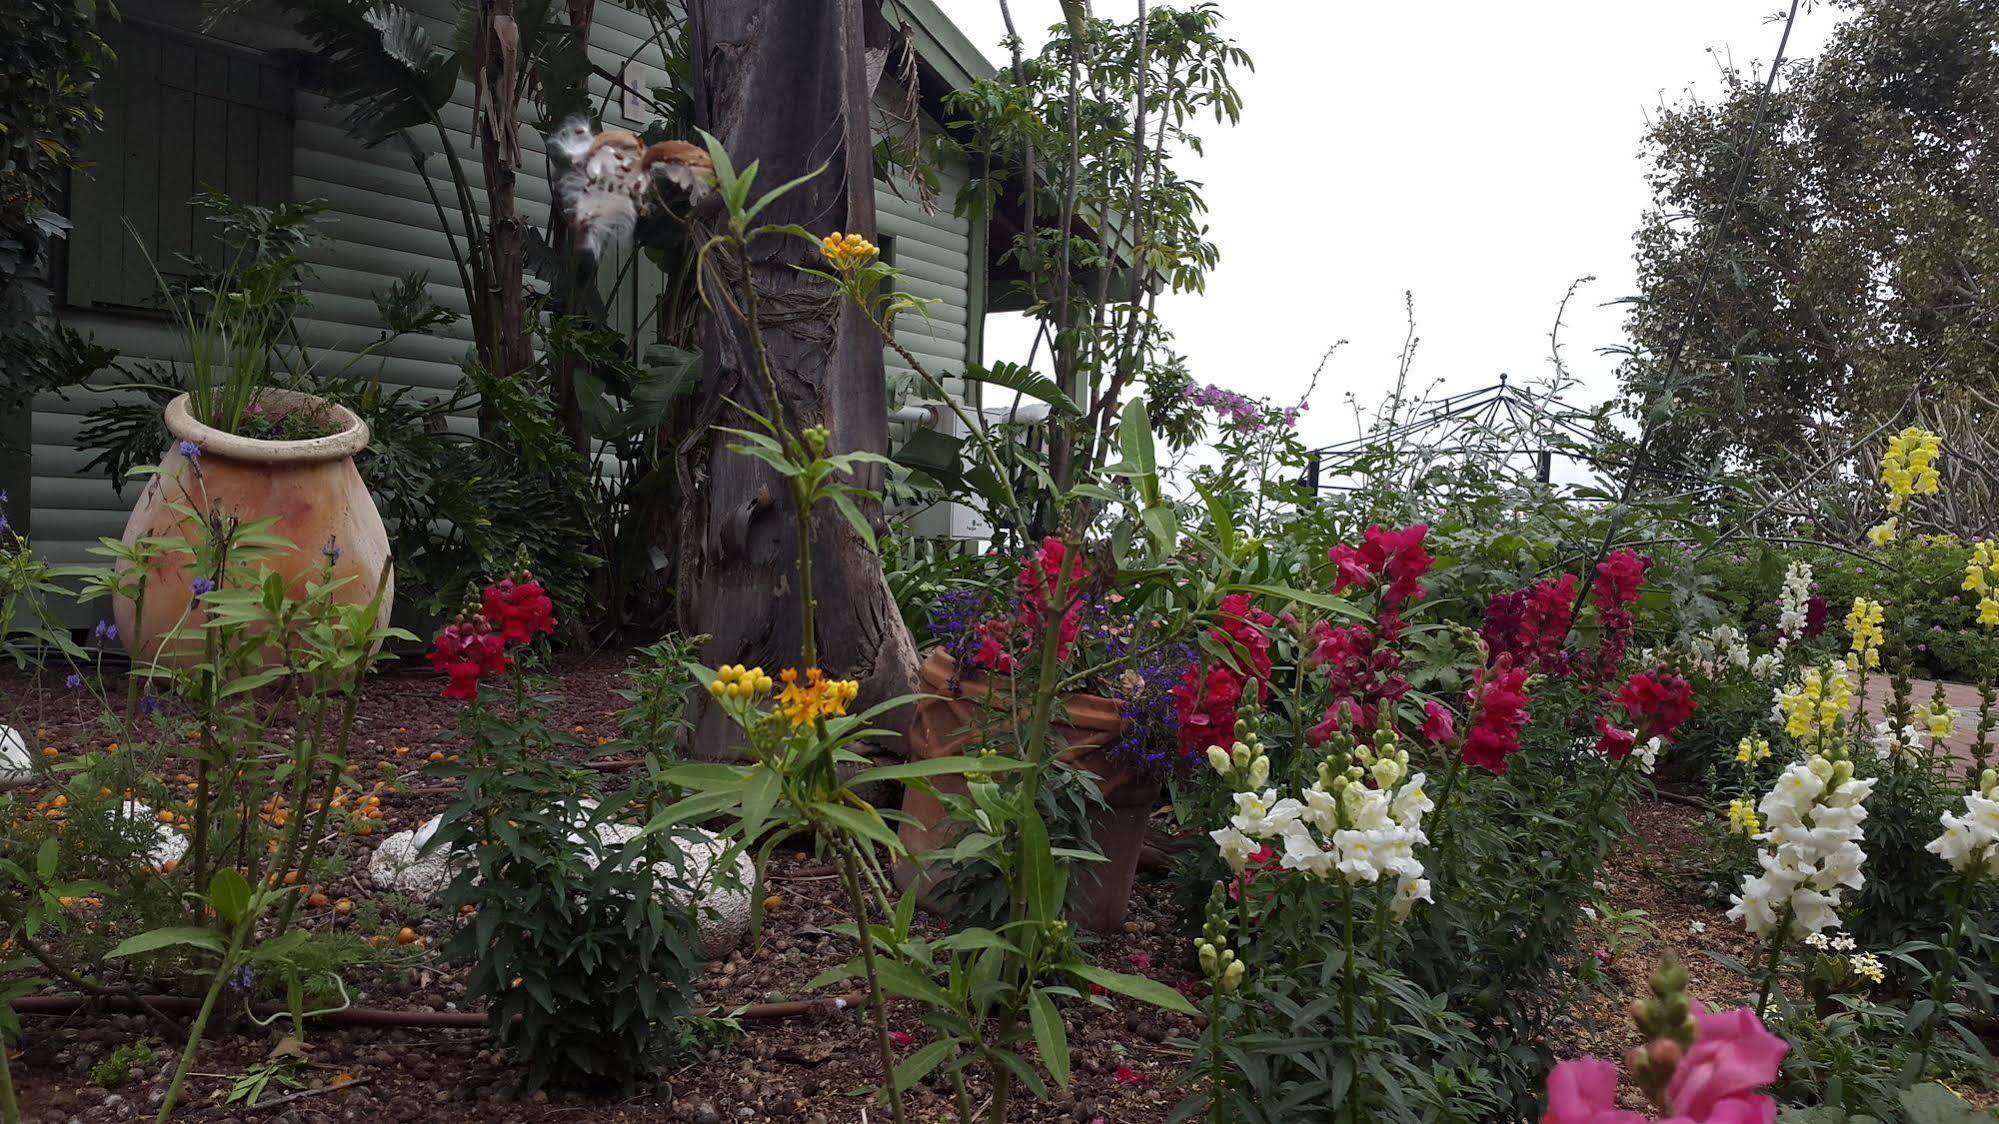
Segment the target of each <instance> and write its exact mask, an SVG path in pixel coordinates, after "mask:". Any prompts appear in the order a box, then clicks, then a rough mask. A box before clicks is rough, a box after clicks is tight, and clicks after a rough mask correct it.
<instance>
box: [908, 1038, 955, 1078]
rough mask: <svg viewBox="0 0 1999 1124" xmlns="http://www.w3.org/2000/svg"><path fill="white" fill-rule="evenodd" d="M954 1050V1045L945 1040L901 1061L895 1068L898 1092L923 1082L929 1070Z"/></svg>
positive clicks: (934, 1043) (941, 1062)
mask: <svg viewBox="0 0 1999 1124" xmlns="http://www.w3.org/2000/svg"><path fill="white" fill-rule="evenodd" d="M956 1049H957V1046H956V1044H955V1043H953V1042H952V1041H951V1040H950V1039H948V1038H946V1039H941V1040H939V1041H936V1042H932V1043H931V1044H930V1045H928V1046H925V1047H924V1048H922V1049H921V1050H918V1051H916V1052H915V1053H914V1054H911V1055H909V1056H908V1057H906V1058H904V1059H902V1061H900V1062H898V1063H897V1064H896V1067H895V1087H896V1088H897V1089H898V1090H901V1089H907V1088H909V1087H910V1086H911V1085H914V1084H916V1083H917V1082H918V1081H921V1080H923V1079H924V1078H925V1077H927V1076H929V1074H930V1071H931V1070H933V1069H936V1068H937V1067H938V1066H939V1065H942V1064H943V1063H944V1060H945V1059H946V1058H949V1057H950V1056H951V1054H952V1052H953V1051H955V1050H956Z"/></svg>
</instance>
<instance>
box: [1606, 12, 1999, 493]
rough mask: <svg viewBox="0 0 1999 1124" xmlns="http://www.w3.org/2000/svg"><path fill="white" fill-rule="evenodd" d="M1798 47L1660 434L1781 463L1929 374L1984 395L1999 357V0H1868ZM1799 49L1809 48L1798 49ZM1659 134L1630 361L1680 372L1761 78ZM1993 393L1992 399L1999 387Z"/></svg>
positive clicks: (1655, 389) (1697, 463)
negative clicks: (1676, 355) (1809, 53)
mask: <svg viewBox="0 0 1999 1124" xmlns="http://www.w3.org/2000/svg"><path fill="white" fill-rule="evenodd" d="M1843 6H1844V7H1846V8H1847V9H1848V10H1849V11H1850V13H1851V14H1850V16H1849V17H1848V18H1847V19H1846V20H1845V22H1843V23H1841V24H1840V25H1839V27H1838V28H1837V29H1836V30H1835V31H1834V33H1833V35H1832V38H1831V40H1830V42H1829V43H1828V44H1827V46H1826V48H1825V50H1824V52H1823V54H1822V55H1821V56H1820V57H1819V58H1818V59H1817V60H1816V61H1811V62H1802V63H1797V64H1788V65H1787V68H1786V69H1787V71H1788V74H1787V75H1785V76H1780V77H1782V78H1783V79H1784V80H1783V81H1782V82H1781V83H1780V86H1779V88H1778V90H1777V91H1776V93H1775V94H1774V95H1773V98H1772V101H1771V104H1770V106H1769V110H1768V118H1767V120H1766V121H1765V122H1764V125H1763V136H1764V139H1763V142H1762V145H1761V147H1760V149H1759V151H1758V152H1757V154H1756V158H1755V161H1754V163H1753V165H1752V167H1751V169H1750V172H1749V175H1748V178H1747V180H1746V181H1745V186H1744V189H1743V195H1742V199H1741V203H1740V205H1739V206H1738V208H1737V210H1736V213H1735V219H1734V221H1733V222H1732V223H1730V225H1729V226H1728V227H1727V229H1726V230H1725V231H1723V237H1722V239H1721V242H1720V248H1719V255H1720V256H1719V257H1718V259H1717V261H1716V263H1715V269H1714V272H1713V274H1712V276H1711V277H1710V279H1709V282H1708V288H1707V293H1706V296H1705V298H1704V300H1703V302H1702V307H1701V308H1700V309H1699V310H1698V313H1697V315H1696V316H1695V317H1694V318H1693V326H1692V329H1691V332H1690V334H1689V337H1688V340H1687V345H1686V350H1685V354H1684V357H1683V358H1682V361H1681V363H1680V368H1679V371H1678V373H1677V374H1676V375H1675V376H1674V378H1673V382H1674V383H1675V384H1676V385H1675V386H1674V387H1673V388H1672V389H1673V391H1674V393H1673V395H1672V396H1671V398H1670V401H1668V402H1664V403H1662V405H1661V407H1660V408H1661V409H1662V413H1661V415H1660V421H1659V423H1658V424H1659V430H1658V433H1657V438H1656V439H1655V441H1654V443H1653V451H1654V453H1655V454H1656V455H1657V456H1658V457H1659V458H1662V459H1663V460H1665V461H1666V462H1668V463H1669V465H1670V466H1671V467H1680V468H1694V469H1695V470H1697V471H1698V470H1702V469H1705V468H1708V467H1712V466H1715V465H1721V466H1724V467H1730V468H1740V469H1750V470H1755V469H1770V470H1776V471H1778V472H1779V473H1780V474H1783V473H1784V472H1785V470H1787V469H1789V468H1790V467H1792V465H1793V462H1794V461H1795V460H1796V459H1797V458H1798V457H1799V456H1800V455H1801V454H1803V453H1804V452H1805V451H1806V450H1807V449H1809V448H1813V447H1817V446H1819V445H1822V444H1823V442H1814V441H1812V440H1811V437H1812V434H1813V432H1814V431H1815V430H1827V429H1830V430H1832V431H1834V432H1835V433H1847V434H1850V435H1853V436H1858V433H1857V432H1855V431H1856V430H1859V431H1861V432H1864V431H1865V429H1868V428H1872V425H1873V424H1875V423H1876V422H1878V420H1880V419H1882V418H1884V417H1886V416H1887V415H1889V414H1891V413H1893V412H1894V411H1896V410H1897V409H1899V408H1900V407H1902V406H1903V405H1904V404H1905V403H1906V402H1908V401H1909V400H1910V398H1911V396H1912V395H1915V396H1920V397H1923V398H1928V399H1932V400H1958V399H1961V400H1964V401H1968V402H1972V403H1975V402H1976V401H1977V395H1978V394H1979V392H1980V391H1981V390H1983V389H1984V388H1987V387H1989V384H1990V372H1991V370H1992V369H1993V365H1994V362H1995V360H1999V332H1995V328H1999V288H1995V285H1999V190H1995V188H1999V149H1995V144H1999V105H1995V96H1999V7H1995V6H1994V5H1992V4H1990V3H1987V2H1981V0H1860V2H1857V3H1856V2H1849V3H1847V4H1845V5H1843ZM1793 66H1794V67H1795V69H1792V67H1793ZM1722 77H1723V82H1724V90H1723V93H1722V95H1721V96H1720V97H1719V98H1718V99H1716V100H1711V101H1709V100H1701V99H1699V98H1690V99H1688V100H1687V101H1685V102H1683V103H1681V104H1679V105H1675V106H1672V107H1670V108H1668V109H1666V110H1665V111H1664V112H1662V113H1661V114H1660V115H1659V117H1658V118H1657V120H1656V121H1655V122H1654V123H1653V125H1652V127H1651V128H1650V130H1649V131H1648V132H1647V134H1646V138H1645V143H1646V148H1647V153H1648V156H1649V158H1650V160H1651V162H1652V171H1651V173H1650V175H1649V177H1648V178H1649V182H1650V184H1651V187H1652V192H1653V206H1652V208H1651V209H1650V210H1649V211H1648V212H1647V214H1646V215H1645V218H1644V220H1643V223H1642V225H1641V226H1640V228H1639V231H1638V234H1637V249H1636V254H1635V256H1636V259H1637V263H1638V293H1637V295H1636V296H1635V297H1634V298H1632V306H1631V313H1630V315H1629V317H1628V318H1627V321H1626V328H1627V330H1628V332H1629V334H1630V337H1631V340H1632V352H1631V354H1630V355H1629V357H1628V358H1627V359H1626V360H1625V361H1624V363H1623V364H1622V366H1621V368H1620V371H1619V377H1620V381H1621V383H1622V387H1623V390H1624V392H1625V394H1626V395H1627V397H1628V400H1629V402H1630V405H1631V407H1632V408H1633V409H1634V410H1642V409H1643V408H1645V406H1646V405H1647V404H1648V403H1651V402H1653V401H1654V400H1655V398H1657V397H1658V396H1659V392H1660V391H1661V390H1662V389H1664V387H1663V386H1662V383H1663V382H1664V378H1665V371H1664V367H1665V365H1666V356H1667V354H1668V353H1669V352H1670V350H1671V347H1672V344H1673V336H1674V334H1675V333H1676V332H1677V331H1678V330H1679V326H1680V322H1681V320H1682V318H1683V317H1684V316H1685V315H1686V311H1687V308H1688V305H1689V302H1690V301H1691V300H1692V296H1693V290H1694V288H1695V285H1696V278H1697V276H1698V274H1699V273H1700V271H1701V267H1702V263H1703V260H1704V258H1705V256H1706V253H1707V247H1708V245H1709V241H1710V239H1711V238H1712V235H1713V231H1714V225H1713V224H1714V223H1715V221H1716V219H1717V217H1718V216H1719V215H1720V214H1721V213H1722V211H1723V209H1724V208H1723V204H1724V201H1725V199H1726V197H1727V193H1728V190H1729V187H1730V185H1731V183H1732V181H1733V179H1734V177H1735V174H1736V169H1737V167H1738V166H1739V165H1740V163H1741V159H1742V151H1741V146H1742V144H1743V141H1744V139H1745V138H1746V137H1747V136H1748V135H1749V132H1750V130H1749V126H1750V123H1751V122H1752V121H1754V119H1755V116H1756V112H1757V103H1758V100H1759V99H1758V95H1759V92H1760V81H1761V80H1760V78H1759V77H1757V76H1754V75H1745V74H1744V73H1743V72H1741V71H1739V70H1737V69H1734V68H1732V67H1731V68H1728V69H1725V70H1724V71H1723V74H1722ZM1986 394H1987V395H1988V397H1987V400H1986V405H1985V406H1984V407H1982V408H1981V409H1983V410H1984V411H1985V413H1984V416H1985V417H1986V418H1987V419H1989V417H1990V410H1991V408H1992V401H1991V398H1990V396H1989V390H1987V391H1986Z"/></svg>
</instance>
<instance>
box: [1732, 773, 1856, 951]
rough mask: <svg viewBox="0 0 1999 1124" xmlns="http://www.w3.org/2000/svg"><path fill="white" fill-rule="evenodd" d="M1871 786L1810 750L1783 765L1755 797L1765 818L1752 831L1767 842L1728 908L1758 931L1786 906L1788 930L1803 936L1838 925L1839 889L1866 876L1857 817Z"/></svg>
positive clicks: (1852, 886)
mask: <svg viewBox="0 0 1999 1124" xmlns="http://www.w3.org/2000/svg"><path fill="white" fill-rule="evenodd" d="M1873 790H1874V781H1873V779H1872V778H1868V777H1856V776H1854V775H1853V766H1852V765H1851V764H1849V763H1847V762H1844V761H1841V762H1838V763H1834V762H1832V761H1830V760H1828V759H1827V758H1825V757H1822V756H1814V757H1811V758H1809V759H1807V760H1805V761H1801V762H1798V763H1796V764H1793V765H1791V766H1789V767H1788V768H1786V769H1785V770H1784V772H1783V773H1782V774H1781V775H1780V776H1778V778H1777V782H1776V784H1775V785H1773V786H1772V787H1771V789H1770V791H1769V792H1768V793H1767V794H1765V795H1764V797H1763V800H1762V802H1761V803H1760V804H1758V805H1757V811H1758V812H1759V813H1761V814H1762V817H1763V822H1764V824H1765V828H1764V830H1763V831H1762V832H1761V833H1759V834H1758V835H1757V836H1756V840H1757V841H1758V842H1760V843H1762V844H1764V847H1763V849H1762V850H1761V851H1759V852H1758V853H1757V856H1756V861H1757V865H1758V866H1759V867H1760V868H1761V873H1759V874H1756V875H1753V876H1747V877H1744V878H1743V880H1742V890H1741V892H1740V893H1739V894H1737V895H1735V897H1734V898H1733V899H1732V901H1733V906H1732V908H1730V909H1729V911H1728V916H1729V917H1730V918H1731V919H1733V920H1737V921H1741V922H1742V923H1743V925H1744V927H1745V928H1747V929H1748V930H1749V931H1750V932H1751V933H1754V934H1757V935H1758V936H1761V935H1763V934H1765V933H1768V932H1771V931H1772V930H1774V929H1775V928H1776V927H1777V926H1778V924H1780V923H1781V921H1782V919H1783V918H1784V917H1785V915H1787V914H1788V915H1789V916H1790V919H1791V931H1792V932H1793V933H1802V934H1806V935H1807V940H1810V937H1811V935H1815V934H1818V933H1821V932H1823V931H1824V930H1826V929H1833V928H1838V926H1839V906H1840V899H1841V895H1842V894H1844V892H1845V891H1847V890H1857V889H1859V888H1861V887H1862V886H1863V885H1865V884H1866V881H1867V878H1866V875H1865V874H1864V873H1863V871H1862V867H1863V865H1864V864H1865V863H1866V861H1867V853H1866V852H1865V851H1862V850H1861V849H1860V843H1861V841H1862V839H1864V838H1865V832H1864V831H1863V830H1862V828H1861V824H1862V823H1863V822H1864V821H1865V820H1866V819H1867V809H1866V807H1865V806H1864V804H1865V802H1866V800H1867V798H1868V796H1869V795H1871V794H1872V792H1873ZM1821 939H1823V938H1821ZM1813 946H1814V947H1819V946H1818V944H1817V942H1813Z"/></svg>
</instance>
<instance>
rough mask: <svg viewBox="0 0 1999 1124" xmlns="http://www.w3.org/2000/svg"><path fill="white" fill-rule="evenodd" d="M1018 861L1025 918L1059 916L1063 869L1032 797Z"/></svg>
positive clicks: (1023, 818) (1023, 819) (1024, 819)
mask: <svg viewBox="0 0 1999 1124" xmlns="http://www.w3.org/2000/svg"><path fill="white" fill-rule="evenodd" d="M1020 863H1021V875H1022V883H1023V886H1024V888H1025V889H1026V891H1027V916H1028V918H1029V920H1033V921H1044V922H1045V921H1053V920H1055V919H1057V918H1059V917H1061V916H1062V899H1063V896H1064V894H1065V893H1066V891H1067V886H1066V885H1065V883H1066V882H1067V881H1068V877H1067V872H1066V871H1065V870H1064V869H1063V867H1062V865H1061V864H1060V863H1057V862H1056V861H1055V856H1054V855H1052V854H1050V853H1049V847H1048V824H1047V823H1046V822H1045V821H1043V820H1042V818H1041V812H1040V810H1039V809H1037V808H1035V807H1034V805H1033V802H1032V801H1029V802H1028V807H1027V811H1026V814H1024V815H1023V816H1021V818H1020ZM1168 990H1171V989H1168ZM1175 994H1178V993H1177V992H1176V993H1175Z"/></svg>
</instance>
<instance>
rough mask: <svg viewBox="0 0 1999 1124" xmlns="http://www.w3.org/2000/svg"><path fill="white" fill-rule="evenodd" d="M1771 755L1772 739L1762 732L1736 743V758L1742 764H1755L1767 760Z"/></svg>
mask: <svg viewBox="0 0 1999 1124" xmlns="http://www.w3.org/2000/svg"><path fill="white" fill-rule="evenodd" d="M1769 757H1770V739H1768V738H1765V737H1763V736H1762V735H1760V734H1751V735H1749V736H1748V737H1745V738H1743V739H1742V740H1741V741H1739V742H1737V743H1735V760H1736V763H1737V764H1740V765H1754V764H1755V763H1756V762H1758V761H1767V760H1769Z"/></svg>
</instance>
